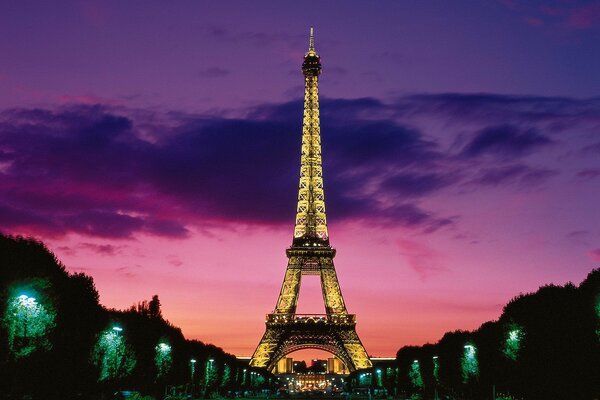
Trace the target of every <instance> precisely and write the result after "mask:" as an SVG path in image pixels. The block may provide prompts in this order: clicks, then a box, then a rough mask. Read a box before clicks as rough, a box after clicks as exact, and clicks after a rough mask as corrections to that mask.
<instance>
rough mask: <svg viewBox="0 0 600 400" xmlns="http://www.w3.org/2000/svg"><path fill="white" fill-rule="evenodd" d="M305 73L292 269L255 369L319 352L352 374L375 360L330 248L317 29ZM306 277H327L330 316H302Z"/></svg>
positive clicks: (290, 256) (289, 254) (258, 350)
mask: <svg viewBox="0 0 600 400" xmlns="http://www.w3.org/2000/svg"><path fill="white" fill-rule="evenodd" d="M302 72H303V73H304V117H303V120H302V153H301V162H300V189H299V191H298V207H297V211H296V225H295V228H294V239H293V241H292V246H291V247H289V248H288V249H287V250H286V254H287V257H288V265H287V270H286V272H285V278H284V279H283V285H282V286H281V292H280V294H279V299H278V300H277V305H276V307H275V310H274V311H273V313H271V314H267V318H266V325H267V329H266V331H265V334H264V335H263V337H262V339H261V341H260V343H259V344H258V346H257V347H256V350H255V351H254V354H253V355H252V359H251V360H250V366H252V367H264V368H267V369H268V370H273V369H274V367H275V365H276V364H277V361H279V359H281V358H282V357H284V356H285V355H287V354H289V353H291V352H294V351H296V350H301V349H307V348H313V349H320V350H325V351H327V352H329V353H331V354H334V355H335V356H336V357H338V358H339V359H340V360H341V361H342V362H343V363H344V364H346V367H347V368H348V369H349V370H350V371H355V370H357V369H363V368H370V367H372V364H371V360H370V359H369V356H368V355H367V352H366V350H365V348H364V346H363V344H362V343H361V341H360V339H359V338H358V335H357V333H356V329H355V327H356V316H355V315H353V314H348V311H347V310H346V304H345V303H344V298H343V297H342V292H341V290H340V284H339V282H338V279H337V274H336V272H335V268H334V266H333V258H334V257H335V249H333V248H332V247H331V246H330V245H329V235H328V233H327V220H326V216H325V197H324V194H323V167H322V162H321V133H320V124H319V75H320V73H321V59H320V57H319V55H318V54H317V52H316V51H315V45H314V34H313V28H310V45H309V49H308V52H307V53H306V54H305V56H304V62H303V64H302ZM303 275H318V276H320V277H321V289H322V292H323V300H324V302H325V311H326V314H316V315H307V314H296V306H297V304H298V293H299V291H300V281H301V279H302V276H303Z"/></svg>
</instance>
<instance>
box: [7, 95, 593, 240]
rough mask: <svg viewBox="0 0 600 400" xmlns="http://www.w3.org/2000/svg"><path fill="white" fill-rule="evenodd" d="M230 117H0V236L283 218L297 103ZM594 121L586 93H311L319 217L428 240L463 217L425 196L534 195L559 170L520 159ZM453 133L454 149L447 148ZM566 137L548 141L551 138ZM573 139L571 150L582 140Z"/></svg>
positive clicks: (288, 210) (54, 113) (92, 112)
mask: <svg viewBox="0 0 600 400" xmlns="http://www.w3.org/2000/svg"><path fill="white" fill-rule="evenodd" d="M463 111H464V112H463ZM234 114H235V115H237V117H235V118H227V117H223V116H219V115H208V116H207V115H194V114H183V113H178V112H165V113H158V112H156V111H152V110H140V109H127V108H125V107H123V106H117V105H101V104H95V105H91V104H79V105H73V104H71V105H62V106H58V107H52V108H50V107H48V108H21V109H10V110H4V111H3V112H0V221H2V229H3V230H7V231H9V232H16V233H19V232H28V233H29V232H43V233H45V234H54V235H63V234H67V233H69V232H75V233H79V234H84V235H88V236H90V237H102V238H115V237H116V238H130V237H134V236H135V235H136V234H139V233H144V234H150V235H158V236H165V237H173V238H181V237H186V236H187V235H189V234H190V231H191V229H194V230H195V231H206V229H207V228H209V227H211V226H216V225H222V223H223V222H224V223H229V222H231V223H244V224H260V225H283V224H287V225H289V223H290V221H293V218H294V213H295V206H296V200H297V187H298V177H299V161H300V155H299V153H300V142H301V137H300V132H301V120H300V118H298V116H299V115H301V114H302V101H301V100H293V101H287V102H283V103H278V104H262V105H259V106H256V107H252V108H250V109H246V110H238V111H237V112H236V113H232V114H231V115H234ZM434 120H436V121H445V122H444V123H445V125H444V126H445V128H444V131H443V132H442V133H443V134H442V135H440V134H439V132H436V131H432V130H430V129H429V128H427V126H428V122H429V121H434ZM500 120H503V121H506V124H504V125H503V124H502V123H500V122H499V121H500ZM599 120H600V102H598V101H597V100H596V99H590V100H589V101H588V102H587V103H586V102H584V101H579V100H577V101H574V100H570V99H563V98H532V97H523V98H519V97H517V96H500V95H484V94H479V95H471V96H468V95H455V94H442V95H427V96H407V97H403V98H399V99H397V100H395V101H393V102H391V103H384V102H382V101H380V100H378V99H373V98H359V99H322V102H321V128H322V132H323V143H322V146H323V160H324V182H325V199H326V204H327V212H328V217H329V218H330V220H336V221H341V220H361V221H364V220H368V221H369V222H370V223H373V224H382V225H400V226H404V227H406V228H408V229H412V230H414V231H418V232H426V233H427V232H433V231H435V230H437V229H440V228H444V227H448V226H452V225H453V224H455V223H456V222H457V221H459V220H460V215H447V214H444V213H440V212H438V211H436V210H435V209H434V208H432V204H431V202H426V201H425V200H427V199H429V198H431V197H432V196H437V195H439V194H441V193H442V192H444V193H445V192H452V191H455V192H456V191H459V190H460V188H461V187H462V186H463V185H464V184H469V185H471V187H472V188H474V189H475V190H477V188H478V187H486V188H487V189H488V190H493V188H494V187H498V186H511V187H512V188H513V190H522V188H526V187H529V186H531V185H537V186H539V185H541V184H542V183H544V182H547V181H548V179H550V178H551V177H552V176H554V175H556V174H558V173H559V172H560V171H559V170H558V169H556V166H555V165H554V164H553V163H551V165H544V164H543V163H541V164H540V162H541V161H539V160H538V161H537V165H536V166H532V165H530V164H529V163H528V162H527V158H526V156H528V155H531V154H534V153H535V154H536V156H537V154H539V153H538V152H537V150H539V149H542V148H544V147H545V146H548V145H549V144H550V143H554V142H557V140H556V139H554V138H550V136H549V134H548V132H552V135H559V134H561V133H562V132H568V133H571V131H570V130H565V129H567V128H566V127H577V129H584V128H585V129H587V128H586V126H588V125H589V126H596V125H595V124H597V121H599ZM409 121H410V122H409ZM423 121H425V123H423ZM448 121H451V122H448ZM449 124H456V125H457V126H459V127H460V130H455V131H453V130H452V129H451V127H452V125H449ZM586 124H588V125H586ZM557 126H559V127H560V128H557ZM465 127H467V128H465ZM573 129H575V128H573ZM590 132H592V131H591V130H590ZM461 135H462V137H463V141H462V143H461V144H460V145H459V146H448V145H447V143H452V142H456V141H457V137H461ZM465 137H466V138H469V139H468V140H466V142H465V140H464V138H465ZM577 137H579V136H576V135H572V134H570V135H564V136H561V143H569V142H568V141H569V140H571V141H572V140H575V139H572V138H577ZM580 137H582V138H586V137H595V136H593V135H587V136H586V135H581V136H580ZM574 143H575V144H576V146H578V147H577V148H578V149H581V148H584V147H585V146H586V145H589V144H590V143H583V142H582V141H581V140H579V141H576V142H574ZM574 146H575V145H574ZM484 154H488V155H491V156H493V157H484V156H483V155H484ZM516 157H518V158H519V162H518V163H515V162H514V159H515V158H516Z"/></svg>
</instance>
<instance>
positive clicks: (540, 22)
mask: <svg viewBox="0 0 600 400" xmlns="http://www.w3.org/2000/svg"><path fill="white" fill-rule="evenodd" d="M525 22H526V23H527V25H531V26H535V27H538V26H544V21H543V20H542V19H540V18H536V17H526V18H525Z"/></svg>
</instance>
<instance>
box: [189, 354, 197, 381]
mask: <svg viewBox="0 0 600 400" xmlns="http://www.w3.org/2000/svg"><path fill="white" fill-rule="evenodd" d="M190 372H191V377H192V385H193V384H194V372H196V359H194V358H192V359H191V360H190Z"/></svg>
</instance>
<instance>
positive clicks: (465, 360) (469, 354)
mask: <svg viewBox="0 0 600 400" xmlns="http://www.w3.org/2000/svg"><path fill="white" fill-rule="evenodd" d="M464 348H465V350H464V353H463V356H462V358H461V360H460V366H461V372H462V378H463V383H467V382H468V381H469V380H470V379H471V378H473V377H476V376H477V375H479V363H478V362H477V354H476V353H477V350H476V348H475V346H474V345H472V344H467V345H465V346H464Z"/></svg>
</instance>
